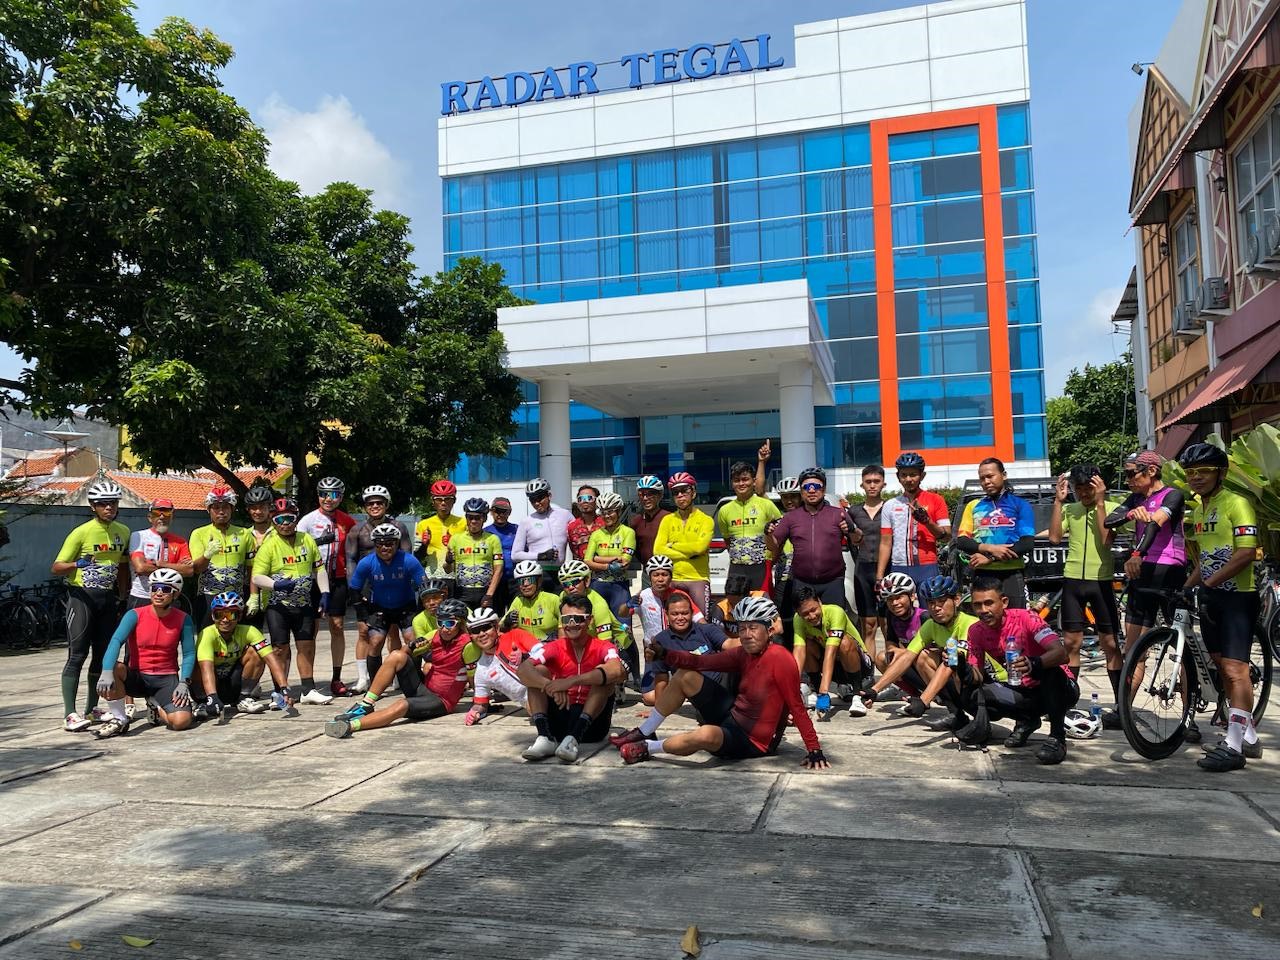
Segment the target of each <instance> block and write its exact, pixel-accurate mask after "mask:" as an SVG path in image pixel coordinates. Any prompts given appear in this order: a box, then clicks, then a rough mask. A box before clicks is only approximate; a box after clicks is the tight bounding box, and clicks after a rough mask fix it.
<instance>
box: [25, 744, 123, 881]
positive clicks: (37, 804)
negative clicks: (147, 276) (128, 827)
mask: <svg viewBox="0 0 1280 960" xmlns="http://www.w3.org/2000/svg"><path fill="white" fill-rule="evenodd" d="M93 762H97V761H93ZM119 802H120V801H119V799H118V798H117V797H115V796H113V795H112V793H111V792H110V791H109V790H105V789H103V788H102V786H101V785H100V784H98V783H89V784H87V785H83V786H78V787H68V786H58V785H55V784H54V783H52V782H51V781H50V780H49V779H48V777H47V776H42V777H35V778H32V779H29V780H15V781H12V782H11V783H6V784H3V785H0V811H2V813H0V846H3V845H4V844H6V843H10V842H12V841H15V840H18V839H21V838H22V837H26V836H29V835H31V834H33V833H38V832H39V831H41V830H45V829H48V828H49V827H55V826H58V825H59V824H64V823H68V822H72V821H76V820H79V819H80V818H81V817H84V816H88V815H91V814H93V813H96V812H98V811H100V810H105V809H107V808H109V807H113V806H116V805H117V804H118V803H119ZM2 874H3V871H0V875H2ZM35 876H41V874H40V873H36V874H35ZM80 879H81V878H80V877H71V878H70V881H69V882H72V883H74V882H76V881H78V880H80Z"/></svg>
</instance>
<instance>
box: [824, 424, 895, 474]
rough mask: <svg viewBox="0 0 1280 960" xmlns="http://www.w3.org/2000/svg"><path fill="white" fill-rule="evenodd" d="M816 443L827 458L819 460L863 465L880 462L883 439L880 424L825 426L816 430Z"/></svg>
mask: <svg viewBox="0 0 1280 960" xmlns="http://www.w3.org/2000/svg"><path fill="white" fill-rule="evenodd" d="M817 434H818V438H817V439H818V445H819V448H820V449H821V450H823V451H824V452H823V454H822V455H823V456H824V457H826V458H827V459H823V460H820V462H823V463H830V464H831V465H832V466H835V467H865V466H866V465H867V464H870V463H880V462H881V460H882V459H883V457H882V455H881V450H882V449H883V440H882V437H881V433H880V424H878V423H876V424H867V425H865V426H858V427H825V428H822V429H819V430H818V431H817Z"/></svg>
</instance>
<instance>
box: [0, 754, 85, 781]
mask: <svg viewBox="0 0 1280 960" xmlns="http://www.w3.org/2000/svg"><path fill="white" fill-rule="evenodd" d="M106 755H107V751H106V750H97V751H95V752H94V753H86V754H81V755H80V756H72V757H71V758H69V759H67V760H58V761H55V762H54V763H50V764H47V765H45V766H43V767H41V768H40V769H39V770H32V771H31V772H30V773H22V774H18V775H17V776H16V777H0V784H9V783H20V782H22V781H23V780H30V779H31V778H32V777H39V776H42V775H43V774H46V773H54V772H55V771H58V770H63V769H65V768H67V767H70V766H74V765H75V764H77V763H83V762H84V761H86V760H96V759H97V758H98V757H105V756H106Z"/></svg>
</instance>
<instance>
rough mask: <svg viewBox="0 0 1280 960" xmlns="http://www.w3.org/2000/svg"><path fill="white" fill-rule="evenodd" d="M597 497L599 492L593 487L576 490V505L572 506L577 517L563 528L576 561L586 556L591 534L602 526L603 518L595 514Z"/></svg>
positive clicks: (583, 486)
mask: <svg viewBox="0 0 1280 960" xmlns="http://www.w3.org/2000/svg"><path fill="white" fill-rule="evenodd" d="M599 497H600V491H599V490H597V489H596V488H595V487H593V486H590V485H588V484H583V485H582V486H580V487H579V488H578V496H577V503H575V504H574V510H575V511H576V513H577V516H576V517H575V518H574V519H572V520H570V521H569V525H568V526H567V527H565V534H566V535H567V536H568V538H569V550H570V552H571V553H572V554H573V556H574V557H575V558H577V559H578V560H581V559H583V558H584V557H585V556H586V553H587V542H588V541H589V540H590V539H591V534H593V533H595V531H597V530H599V529H600V528H601V527H603V526H604V517H602V516H600V514H598V513H596V500H597V499H599Z"/></svg>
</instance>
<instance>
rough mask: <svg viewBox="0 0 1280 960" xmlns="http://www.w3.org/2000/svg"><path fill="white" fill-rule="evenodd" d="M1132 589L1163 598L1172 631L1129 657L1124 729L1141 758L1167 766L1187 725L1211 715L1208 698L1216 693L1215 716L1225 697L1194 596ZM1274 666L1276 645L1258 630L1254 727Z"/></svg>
mask: <svg viewBox="0 0 1280 960" xmlns="http://www.w3.org/2000/svg"><path fill="white" fill-rule="evenodd" d="M1130 589H1140V590H1142V591H1143V592H1144V593H1151V594H1155V595H1158V596H1160V597H1161V598H1162V600H1163V601H1164V602H1165V617H1166V619H1167V620H1169V621H1170V623H1171V625H1170V626H1161V627H1155V628H1154V629H1152V630H1148V631H1147V632H1146V633H1144V634H1143V635H1142V636H1140V637H1139V638H1138V639H1137V641H1136V642H1135V643H1134V644H1133V647H1132V648H1131V649H1130V650H1128V651H1127V652H1126V653H1125V658H1124V667H1123V668H1122V670H1121V673H1120V689H1121V690H1127V691H1130V696H1124V697H1121V698H1120V703H1119V704H1118V707H1119V712H1120V726H1121V728H1122V729H1123V730H1124V735H1125V738H1126V739H1127V740H1128V741H1129V744H1130V745H1131V746H1132V747H1133V749H1134V750H1136V751H1137V752H1138V753H1139V754H1141V755H1142V756H1144V757H1146V758H1147V759H1148V760H1163V759H1164V758H1165V757H1168V756H1170V755H1171V754H1173V753H1174V752H1175V751H1176V750H1177V749H1178V748H1179V747H1180V746H1182V742H1183V739H1184V737H1185V735H1186V729H1187V724H1188V723H1189V722H1190V721H1191V720H1192V719H1194V717H1195V715H1196V714H1197V713H1200V712H1204V711H1207V710H1208V708H1209V704H1210V702H1211V701H1209V700H1208V699H1206V694H1209V693H1210V692H1211V693H1212V696H1213V700H1212V703H1213V704H1214V705H1215V707H1216V710H1215V714H1217V713H1225V706H1226V697H1225V696H1224V694H1223V692H1222V681H1221V677H1220V675H1219V672H1218V667H1217V664H1215V663H1214V662H1213V658H1212V657H1211V656H1210V655H1209V650H1208V648H1207V647H1206V646H1205V645H1204V640H1203V639H1202V638H1201V637H1200V635H1199V634H1198V633H1197V632H1196V630H1195V629H1194V627H1193V626H1192V604H1193V600H1192V596H1191V594H1190V592H1189V591H1185V590H1177V591H1167V590H1158V589H1153V588H1146V587H1136V588H1135V587H1130ZM1188 653H1190V655H1191V657H1190V663H1188V662H1187V656H1186V655H1187V654H1188ZM1272 662H1273V657H1272V649H1271V644H1270V642H1269V641H1268V639H1267V637H1266V636H1265V635H1264V633H1263V632H1262V628H1261V627H1260V626H1255V627H1254V634H1253V644H1252V645H1251V647H1250V650H1249V675H1250V680H1251V682H1252V684H1253V696H1254V701H1253V702H1254V707H1253V719H1254V722H1255V723H1257V722H1258V721H1260V720H1261V719H1262V714H1263V712H1264V711H1265V710H1266V708H1267V701H1268V699H1269V698H1270V695H1271V670H1272Z"/></svg>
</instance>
